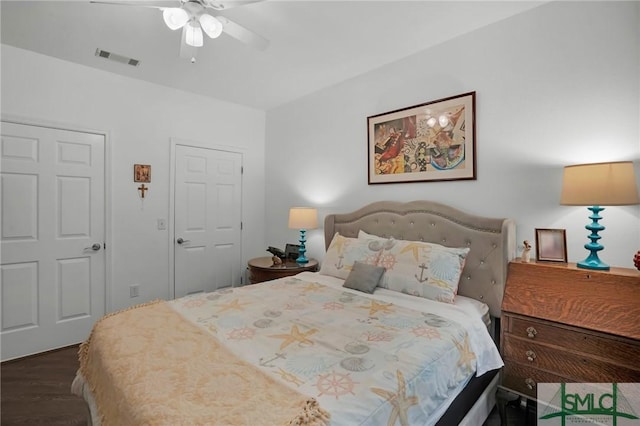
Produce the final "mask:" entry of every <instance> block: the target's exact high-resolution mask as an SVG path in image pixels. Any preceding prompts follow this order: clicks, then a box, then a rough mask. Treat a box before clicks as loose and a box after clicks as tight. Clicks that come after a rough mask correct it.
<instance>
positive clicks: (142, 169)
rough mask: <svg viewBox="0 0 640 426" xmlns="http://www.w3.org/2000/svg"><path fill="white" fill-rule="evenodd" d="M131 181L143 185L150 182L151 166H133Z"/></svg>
mask: <svg viewBox="0 0 640 426" xmlns="http://www.w3.org/2000/svg"><path fill="white" fill-rule="evenodd" d="M133 181H134V182H145V183H149V182H151V166H150V165H148V164H134V165H133Z"/></svg>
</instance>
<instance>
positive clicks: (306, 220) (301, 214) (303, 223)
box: [289, 207, 318, 229]
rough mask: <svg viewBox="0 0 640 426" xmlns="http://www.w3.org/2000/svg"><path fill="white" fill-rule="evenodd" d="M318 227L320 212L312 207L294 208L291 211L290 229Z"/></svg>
mask: <svg viewBox="0 0 640 426" xmlns="http://www.w3.org/2000/svg"><path fill="white" fill-rule="evenodd" d="M317 227H318V211H317V210H316V209H314V208H311V207H292V208H291V209H290V210H289V228H291V229H315V228H317Z"/></svg>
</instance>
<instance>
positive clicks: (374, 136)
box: [367, 92, 476, 185]
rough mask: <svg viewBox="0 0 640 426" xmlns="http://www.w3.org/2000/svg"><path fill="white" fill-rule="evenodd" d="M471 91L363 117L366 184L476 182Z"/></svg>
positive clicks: (473, 97) (474, 120)
mask: <svg viewBox="0 0 640 426" xmlns="http://www.w3.org/2000/svg"><path fill="white" fill-rule="evenodd" d="M475 116H476V92H468V93H463V94H461V95H456V96H451V97H448V98H443V99H438V100H435V101H430V102H426V103H423V104H420V105H414V106H411V107H407V108H402V109H398V110H395V111H390V112H385V113H382V114H377V115H372V116H369V117H367V128H368V140H367V158H368V174H369V185H374V184H385V183H407V182H434V181H449V180H475V179H476V119H475Z"/></svg>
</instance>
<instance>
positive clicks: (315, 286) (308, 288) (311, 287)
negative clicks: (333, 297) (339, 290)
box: [302, 283, 324, 293]
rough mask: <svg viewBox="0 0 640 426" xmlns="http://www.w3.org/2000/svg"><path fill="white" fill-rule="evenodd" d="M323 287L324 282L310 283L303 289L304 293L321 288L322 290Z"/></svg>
mask: <svg viewBox="0 0 640 426" xmlns="http://www.w3.org/2000/svg"><path fill="white" fill-rule="evenodd" d="M323 288H324V286H323V285H322V284H319V283H309V284H307V285H306V286H305V287H304V288H303V289H302V292H303V293H308V292H310V291H319V290H322V289H323Z"/></svg>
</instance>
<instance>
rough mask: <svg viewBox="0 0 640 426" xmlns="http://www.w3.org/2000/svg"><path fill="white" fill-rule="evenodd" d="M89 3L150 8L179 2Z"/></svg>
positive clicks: (174, 4)
mask: <svg viewBox="0 0 640 426" xmlns="http://www.w3.org/2000/svg"><path fill="white" fill-rule="evenodd" d="M89 3H94V4H108V5H114V6H135V7H146V8H150V9H160V10H162V9H166V8H169V7H175V6H176V4H177V6H179V5H180V2H176V1H171V2H168V1H165V2H162V1H136V2H133V1H100V0H89Z"/></svg>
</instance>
